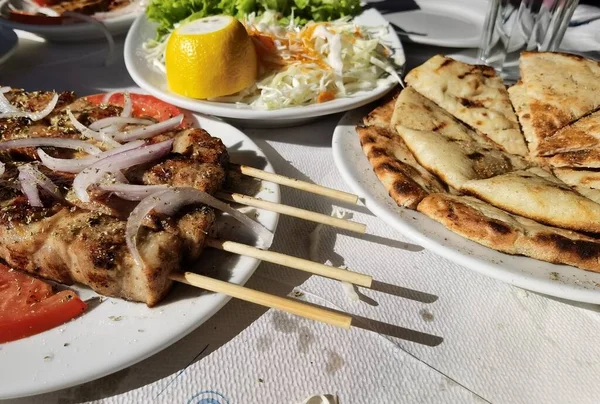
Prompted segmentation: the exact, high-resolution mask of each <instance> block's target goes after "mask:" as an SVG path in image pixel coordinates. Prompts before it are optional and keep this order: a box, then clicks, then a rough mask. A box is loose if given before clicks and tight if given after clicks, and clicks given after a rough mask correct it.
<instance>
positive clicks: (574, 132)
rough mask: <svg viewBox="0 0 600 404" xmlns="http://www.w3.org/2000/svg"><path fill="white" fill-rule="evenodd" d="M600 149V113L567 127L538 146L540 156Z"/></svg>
mask: <svg viewBox="0 0 600 404" xmlns="http://www.w3.org/2000/svg"><path fill="white" fill-rule="evenodd" d="M598 148H600V111H597V112H594V113H593V114H591V115H588V116H586V117H584V118H581V119H580V120H578V121H576V122H575V123H573V124H572V125H569V126H565V127H564V128H562V129H560V130H558V131H557V132H556V133H554V134H553V135H552V136H549V137H547V138H545V139H544V142H543V143H542V144H540V145H539V146H538V152H537V154H538V156H553V155H555V154H559V153H566V152H577V151H583V150H589V149H598Z"/></svg>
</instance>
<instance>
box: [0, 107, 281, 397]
mask: <svg viewBox="0 0 600 404" xmlns="http://www.w3.org/2000/svg"><path fill="white" fill-rule="evenodd" d="M185 112H186V113H189V114H190V115H192V116H193V117H194V119H196V120H197V121H198V122H202V120H209V121H215V122H219V124H223V125H227V126H229V129H230V130H234V131H236V132H238V133H239V134H241V135H242V136H243V137H244V138H245V139H244V140H245V141H246V142H250V143H251V144H252V145H253V148H255V149H256V150H259V151H261V153H262V154H263V155H264V156H265V161H266V165H265V167H264V170H265V171H269V172H272V173H275V168H274V166H273V164H272V163H271V161H270V160H269V158H268V157H267V154H266V153H264V151H262V149H261V148H260V147H259V146H258V144H256V142H254V141H253V140H252V138H251V137H249V136H248V135H247V134H246V133H244V132H243V131H242V130H240V129H238V128H237V127H235V126H233V125H231V124H229V123H227V122H225V121H223V120H221V119H218V118H215V117H210V116H204V115H202V114H199V113H195V112H193V111H185ZM215 136H216V135H215ZM216 137H218V136H216ZM271 188H272V189H271V191H272V192H269V195H271V196H272V198H273V201H274V202H276V203H280V202H281V187H280V186H279V185H278V184H275V183H273V184H272V187H271ZM273 215H274V218H273V223H272V232H273V233H275V232H276V231H277V227H278V224H279V219H280V216H281V215H280V214H278V213H276V212H273ZM251 260H253V263H252V264H251V266H252V268H251V269H249V270H247V271H246V272H245V273H243V274H242V275H241V276H240V277H239V279H238V282H236V284H238V285H241V286H243V285H245V284H246V283H247V282H248V281H249V279H250V278H251V277H252V275H254V273H255V272H256V270H257V269H258V267H259V265H260V264H261V262H262V261H261V260H258V259H254V258H251ZM214 295H215V299H217V302H216V304H213V305H212V306H211V307H210V309H209V310H208V311H207V312H206V313H205V314H204V315H203V316H202V317H199V318H197V319H196V320H195V321H191V322H189V323H188V326H187V327H186V328H185V329H184V330H182V331H181V332H180V333H178V334H175V333H174V334H172V335H170V336H169V337H167V338H165V339H164V340H163V341H162V342H161V343H160V344H156V345H153V348H151V349H148V350H147V351H145V353H144V354H143V355H139V356H137V357H136V358H135V359H132V360H129V361H123V362H122V363H120V364H119V365H116V366H114V365H113V366H104V367H102V370H98V371H95V372H88V373H85V372H79V374H80V376H78V377H72V378H71V379H69V381H67V382H56V383H49V384H42V383H39V382H37V383H35V384H34V385H35V387H36V388H34V389H27V390H26V391H25V390H23V389H20V390H19V389H14V390H9V391H7V392H2V391H0V400H5V399H14V398H21V397H30V396H35V395H39V394H46V393H51V392H55V391H59V390H63V389H66V388H69V387H74V386H78V385H81V384H84V383H87V382H91V381H94V380H97V379H99V378H102V377H105V376H108V375H111V374H113V373H116V372H118V371H120V370H123V369H125V368H128V367H130V366H133V365H135V364H137V363H139V362H141V361H143V360H145V359H147V358H149V357H151V356H153V355H155V354H157V353H158V352H160V351H162V350H164V349H166V348H168V347H169V346H171V345H173V344H174V343H176V342H177V341H179V340H181V339H182V338H184V337H185V336H187V335H188V334H190V333H191V332H193V331H194V330H195V329H197V328H198V327H200V326H201V325H202V324H203V323H205V322H206V321H208V320H209V319H211V318H212V317H213V316H214V315H216V314H217V313H218V312H219V311H220V310H221V309H222V308H223V306H225V304H227V303H228V302H229V301H230V300H231V297H230V296H227V295H223V294H220V293H215V294H214ZM198 298H200V297H198ZM118 300H121V299H118ZM138 304H141V305H143V303H138ZM154 309H155V310H159V309H160V306H158V307H156V308H154ZM84 315H85V314H84ZM98 320H100V319H98ZM56 328H60V327H56ZM48 331H52V329H51V330H48ZM48 331H45V332H43V333H40V334H36V335H34V336H31V337H28V338H25V339H22V340H17V341H15V342H18V341H23V340H27V339H29V338H31V341H34V340H35V339H40V338H42V339H43V338H44V334H45V333H46V332H48ZM7 344H10V343H7ZM3 345H5V344H0V346H3ZM74 373H75V372H74Z"/></svg>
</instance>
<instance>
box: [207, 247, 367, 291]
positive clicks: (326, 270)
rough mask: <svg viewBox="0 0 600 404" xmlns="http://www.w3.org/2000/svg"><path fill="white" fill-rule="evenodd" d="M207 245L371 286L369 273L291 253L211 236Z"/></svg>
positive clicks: (339, 279)
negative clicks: (324, 263)
mask: <svg viewBox="0 0 600 404" xmlns="http://www.w3.org/2000/svg"><path fill="white" fill-rule="evenodd" d="M206 246H207V247H212V248H216V249H219V250H223V251H228V252H231V253H234V254H239V255H246V256H248V257H252V258H257V259H259V260H263V261H267V262H272V263H273V264H279V265H283V266H286V267H290V268H294V269H299V270H300V271H305V272H309V273H311V274H315V275H319V276H324V277H326V278H331V279H337V280H338V281H343V282H350V283H353V284H355V285H358V286H364V287H367V288H369V287H371V283H372V282H373V278H371V277H370V276H369V275H365V274H361V273H358V272H352V271H350V270H347V269H341V268H336V267H332V266H329V265H323V264H319V263H318V262H313V261H309V260H305V259H302V258H298V257H292V256H290V255H285V254H281V253H278V252H274V251H266V250H261V249H260V248H256V247H251V246H249V245H246V244H240V243H236V242H234V241H227V240H218V239H214V238H209V239H207V240H206Z"/></svg>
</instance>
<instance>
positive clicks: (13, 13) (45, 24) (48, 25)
mask: <svg viewBox="0 0 600 404" xmlns="http://www.w3.org/2000/svg"><path fill="white" fill-rule="evenodd" d="M143 10H144V7H143V5H142V2H141V1H139V0H75V1H73V0H0V25H3V26H5V27H8V28H11V29H20V30H23V31H27V32H31V33H33V34H36V35H39V36H41V37H43V38H46V39H48V40H52V41H65V42H78V41H86V40H90V39H99V38H104V37H105V36H107V35H111V34H112V35H119V34H124V33H125V32H127V30H128V29H129V27H130V26H131V24H132V23H133V20H134V19H135V18H136V17H137V16H138V15H139V14H140V13H142V12H143Z"/></svg>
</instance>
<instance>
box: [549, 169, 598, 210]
mask: <svg viewBox="0 0 600 404" xmlns="http://www.w3.org/2000/svg"><path fill="white" fill-rule="evenodd" d="M554 175H555V176H556V177H557V178H558V179H559V180H561V181H562V182H564V183H565V184H567V185H569V186H570V187H571V188H573V189H574V190H575V191H577V192H579V193H580V194H581V195H583V196H585V197H586V198H588V199H591V200H592V201H594V202H596V203H600V172H598V171H588V170H573V169H571V168H555V169H554Z"/></svg>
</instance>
